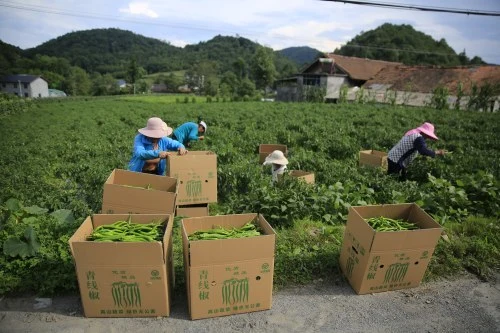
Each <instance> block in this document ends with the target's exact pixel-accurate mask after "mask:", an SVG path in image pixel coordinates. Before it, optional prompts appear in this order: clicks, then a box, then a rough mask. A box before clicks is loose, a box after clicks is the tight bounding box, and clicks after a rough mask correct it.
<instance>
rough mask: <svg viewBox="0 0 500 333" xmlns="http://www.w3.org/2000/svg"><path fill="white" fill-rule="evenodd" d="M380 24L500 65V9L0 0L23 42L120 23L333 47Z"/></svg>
mask: <svg viewBox="0 0 500 333" xmlns="http://www.w3.org/2000/svg"><path fill="white" fill-rule="evenodd" d="M365 2H378V3H381V2H383V3H388V4H400V5H413V6H424V7H437V6H439V7H440V8H447V9H450V8H451V9H462V10H476V11H488V12H496V13H497V14H498V13H500V0H474V1H470V0H440V1H436V0H384V1H374V0H365ZM384 23H392V24H409V25H411V26H413V28H414V29H415V30H417V31H420V32H423V33H425V34H427V35H430V36H431V37H433V38H434V39H435V40H437V41H439V40H441V39H443V38H444V39H445V40H446V42H447V43H448V45H450V46H451V47H452V48H453V49H454V50H455V52H456V53H460V52H463V51H465V52H466V55H467V56H468V57H469V58H472V57H474V56H479V57H481V58H482V59H483V60H484V61H486V62H487V63H492V64H499V65H500V28H499V26H500V16H479V15H465V14H451V13H437V12H429V11H415V10H399V9H389V8H379V7H373V6H360V5H354V4H344V3H340V2H332V1H319V0H175V1H174V0H161V1H158V0H156V1H147V0H137V1H127V0H113V1H108V0H86V1H81V0H78V1H74V0H51V1H46V0H24V1H19V0H0V40H2V41H3V42H5V43H8V44H11V45H15V46H18V47H20V48H22V49H27V48H31V47H35V46H38V45H40V44H42V43H44V42H47V41H49V40H51V39H54V38H57V37H59V36H62V35H64V34H66V33H69V32H74V31H80V30H89V29H96V28H119V29H123V30H129V31H132V32H134V33H136V34H139V35H143V36H145V37H151V38H156V39H159V40H162V41H165V42H168V43H170V44H172V45H175V46H179V47H184V46H185V45H187V44H197V43H199V42H204V41H208V40H210V39H212V38H213V37H215V36H217V35H222V36H233V37H236V36H240V37H245V38H248V39H250V40H252V41H254V42H257V43H259V44H261V45H265V46H268V47H270V48H272V49H273V50H276V51H277V50H281V49H284V48H287V47H292V46H309V47H312V48H315V49H318V50H319V51H322V52H333V51H334V50H335V49H336V48H339V47H341V46H342V45H344V44H345V43H346V42H348V41H350V40H351V39H352V38H354V37H356V35H359V34H362V33H363V32H366V31H369V30H373V29H376V28H377V27H379V26H381V25H382V24H384Z"/></svg>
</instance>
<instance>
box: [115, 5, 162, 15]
mask: <svg viewBox="0 0 500 333" xmlns="http://www.w3.org/2000/svg"><path fill="white" fill-rule="evenodd" d="M120 13H127V14H131V15H140V16H147V17H151V18H158V14H157V13H156V12H155V11H154V10H152V9H150V8H149V3H147V2H131V3H129V4H128V7H127V8H120Z"/></svg>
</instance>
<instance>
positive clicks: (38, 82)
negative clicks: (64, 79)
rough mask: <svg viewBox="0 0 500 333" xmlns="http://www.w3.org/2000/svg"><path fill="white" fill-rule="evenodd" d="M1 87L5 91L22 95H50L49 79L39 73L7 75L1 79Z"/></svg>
mask: <svg viewBox="0 0 500 333" xmlns="http://www.w3.org/2000/svg"><path fill="white" fill-rule="evenodd" d="M0 88H1V91H2V92H3V93H6V94H14V95H16V96H20V97H33V98H38V97H49V85H48V83H47V81H45V79H44V78H43V77H41V76H37V75H28V74H17V75H6V76H4V77H2V78H1V79H0Z"/></svg>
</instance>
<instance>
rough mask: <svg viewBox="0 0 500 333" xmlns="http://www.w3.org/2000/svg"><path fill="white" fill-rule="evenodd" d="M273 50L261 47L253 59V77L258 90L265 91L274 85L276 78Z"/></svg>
mask: <svg viewBox="0 0 500 333" xmlns="http://www.w3.org/2000/svg"><path fill="white" fill-rule="evenodd" d="M273 56H274V54H273V50H272V49H270V48H267V47H263V46H259V47H257V49H256V50H255V54H254V56H253V59H252V75H253V78H254V80H255V85H256V87H257V89H265V88H266V87H269V86H271V85H272V84H273V82H274V80H275V78H276V74H277V73H276V68H275V67H274V59H273Z"/></svg>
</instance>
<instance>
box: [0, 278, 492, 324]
mask: <svg viewBox="0 0 500 333" xmlns="http://www.w3.org/2000/svg"><path fill="white" fill-rule="evenodd" d="M499 278H500V274H497V276H496V281H497V282H496V283H495V282H482V281H480V280H478V279H477V278H476V277H474V276H472V275H468V274H465V275H462V276H461V277H459V278H457V279H454V280H442V281H436V282H430V283H426V284H423V285H421V286H420V287H418V288H413V289H406V290H400V291H393V292H385V293H378V294H371V295H364V296H358V295H356V294H355V293H354V291H353V290H352V289H351V287H350V286H349V285H348V284H347V283H346V282H345V281H343V280H337V281H316V282H315V283H312V284H309V285H306V286H300V287H291V288H287V289H284V290H281V291H278V292H276V293H275V294H274V299H273V308H272V309H271V310H268V311H262V312H254V313H249V314H241V315H234V316H227V317H219V318H212V319H202V320H196V321H191V320H189V318H188V312H187V303H186V300H185V295H184V294H183V293H182V294H179V295H177V297H176V298H175V299H174V304H173V307H172V309H173V311H172V313H171V316H170V317H164V318H121V319H118V318H117V319H112V318H85V317H83V313H82V309H81V305H80V301H79V298H78V296H66V297H57V298H54V299H53V302H52V305H51V306H50V307H47V308H44V309H39V310H35V309H34V304H35V300H34V297H25V298H3V299H2V300H1V301H0V332H12V333H15V332H40V333H43V332H68V333H72V332H248V331H250V332H500V282H498V281H500V280H499Z"/></svg>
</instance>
